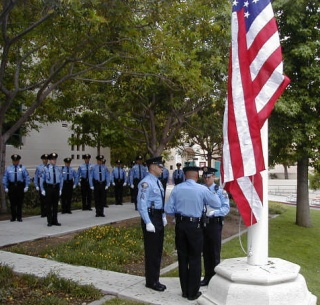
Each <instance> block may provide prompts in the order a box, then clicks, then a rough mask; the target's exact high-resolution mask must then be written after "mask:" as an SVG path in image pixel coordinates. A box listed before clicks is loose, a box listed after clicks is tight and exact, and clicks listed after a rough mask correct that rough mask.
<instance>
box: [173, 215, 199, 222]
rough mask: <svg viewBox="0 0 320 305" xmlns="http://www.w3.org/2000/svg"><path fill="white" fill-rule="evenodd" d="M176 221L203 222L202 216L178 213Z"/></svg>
mask: <svg viewBox="0 0 320 305" xmlns="http://www.w3.org/2000/svg"><path fill="white" fill-rule="evenodd" d="M176 221H177V222H195V223H199V222H201V217H189V216H181V215H176Z"/></svg>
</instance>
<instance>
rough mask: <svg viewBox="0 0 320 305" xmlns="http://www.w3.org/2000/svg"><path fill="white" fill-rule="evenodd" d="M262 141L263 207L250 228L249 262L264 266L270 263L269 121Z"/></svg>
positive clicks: (264, 126) (262, 133)
mask: <svg viewBox="0 0 320 305" xmlns="http://www.w3.org/2000/svg"><path fill="white" fill-rule="evenodd" d="M261 141H262V147H263V155H264V162H265V167H266V170H265V171H263V172H262V173H261V175H262V184H263V209H262V215H261V219H260V220H259V222H257V223H256V224H254V225H252V226H250V227H249V228H248V243H247V263H248V264H249V265H255V266H262V265H266V264H267V263H268V255H269V248H268V245H269V243H268V239H269V207H268V121H266V122H265V124H264V125H263V127H262V129H261Z"/></svg>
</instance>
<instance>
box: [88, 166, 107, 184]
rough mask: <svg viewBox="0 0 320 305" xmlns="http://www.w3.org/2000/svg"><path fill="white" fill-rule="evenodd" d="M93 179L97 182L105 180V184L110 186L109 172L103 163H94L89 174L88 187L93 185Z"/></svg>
mask: <svg viewBox="0 0 320 305" xmlns="http://www.w3.org/2000/svg"><path fill="white" fill-rule="evenodd" d="M93 180H97V181H98V182H105V186H108V187H109V186H110V173H109V170H108V168H107V167H106V166H105V165H104V164H101V165H100V164H96V165H94V167H93V169H92V172H91V175H90V176H89V184H90V187H94V185H93Z"/></svg>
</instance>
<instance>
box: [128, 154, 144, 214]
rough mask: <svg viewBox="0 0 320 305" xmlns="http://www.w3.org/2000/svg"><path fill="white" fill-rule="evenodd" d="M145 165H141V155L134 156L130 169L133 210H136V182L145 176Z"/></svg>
mask: <svg viewBox="0 0 320 305" xmlns="http://www.w3.org/2000/svg"><path fill="white" fill-rule="evenodd" d="M146 174H147V170H146V167H145V166H143V165H142V156H137V157H136V164H135V165H134V166H133V167H132V169H131V171H130V182H131V183H132V184H131V185H130V187H131V188H132V189H133V194H132V196H133V203H134V207H135V210H137V195H138V184H139V182H140V181H141V180H142V179H143V178H144V177H145V176H146Z"/></svg>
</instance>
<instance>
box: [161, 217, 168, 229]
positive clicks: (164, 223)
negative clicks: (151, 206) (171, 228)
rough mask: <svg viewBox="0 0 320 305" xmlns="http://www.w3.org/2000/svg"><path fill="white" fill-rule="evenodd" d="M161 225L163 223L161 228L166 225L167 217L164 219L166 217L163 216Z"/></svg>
mask: <svg viewBox="0 0 320 305" xmlns="http://www.w3.org/2000/svg"><path fill="white" fill-rule="evenodd" d="M162 223H163V226H164V227H165V226H166V225H167V224H168V221H167V217H166V216H163V217H162Z"/></svg>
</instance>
